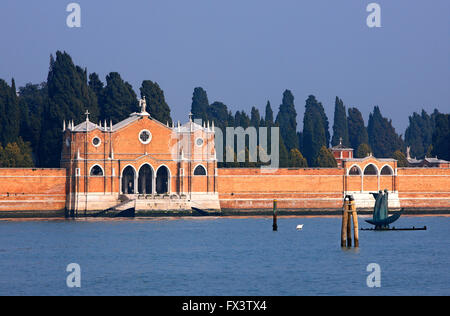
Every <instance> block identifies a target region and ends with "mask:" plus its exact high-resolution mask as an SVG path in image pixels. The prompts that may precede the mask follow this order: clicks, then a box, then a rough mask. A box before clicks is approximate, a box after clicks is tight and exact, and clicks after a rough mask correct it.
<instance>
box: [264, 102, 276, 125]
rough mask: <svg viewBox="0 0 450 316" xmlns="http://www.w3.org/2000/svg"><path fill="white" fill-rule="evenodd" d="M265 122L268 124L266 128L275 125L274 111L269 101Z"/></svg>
mask: <svg viewBox="0 0 450 316" xmlns="http://www.w3.org/2000/svg"><path fill="white" fill-rule="evenodd" d="M264 121H265V123H266V127H272V126H273V124H274V122H273V110H272V107H271V106H270V102H269V101H267V104H266V113H265V117H264Z"/></svg>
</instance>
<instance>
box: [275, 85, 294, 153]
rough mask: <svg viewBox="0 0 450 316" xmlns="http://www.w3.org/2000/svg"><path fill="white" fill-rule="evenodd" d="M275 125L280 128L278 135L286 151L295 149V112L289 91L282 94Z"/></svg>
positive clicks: (292, 98)
mask: <svg viewBox="0 0 450 316" xmlns="http://www.w3.org/2000/svg"><path fill="white" fill-rule="evenodd" d="M276 123H277V124H278V126H279V127H280V135H281V138H283V141H284V144H285V146H286V149H287V150H288V151H290V150H291V149H292V148H297V147H298V139H297V112H296V110H295V105H294V96H293V95H292V92H291V91H289V90H286V91H284V93H283V101H282V103H281V105H280V109H279V111H278V115H277V119H276Z"/></svg>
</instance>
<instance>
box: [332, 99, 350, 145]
mask: <svg viewBox="0 0 450 316" xmlns="http://www.w3.org/2000/svg"><path fill="white" fill-rule="evenodd" d="M341 139H342V145H344V146H350V143H349V138H348V123H347V114H346V111H345V106H344V102H342V100H341V99H339V98H338V97H336V100H335V104H334V123H333V138H332V140H331V146H336V145H338V144H339V142H340V140H341Z"/></svg>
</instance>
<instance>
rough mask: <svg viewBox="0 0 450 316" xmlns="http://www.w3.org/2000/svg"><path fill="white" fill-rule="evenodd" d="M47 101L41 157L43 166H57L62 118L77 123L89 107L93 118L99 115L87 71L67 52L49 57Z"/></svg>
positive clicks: (42, 127)
mask: <svg viewBox="0 0 450 316" xmlns="http://www.w3.org/2000/svg"><path fill="white" fill-rule="evenodd" d="M47 87H48V102H46V106H45V107H44V110H43V114H42V115H43V120H42V125H41V135H42V136H41V142H40V145H39V161H40V164H41V165H42V166H44V167H56V166H58V165H59V159H60V156H61V146H62V137H61V130H62V127H63V120H70V119H73V120H74V122H75V123H80V122H81V121H82V120H84V118H85V116H84V112H85V111H86V110H87V109H88V110H89V112H90V113H91V116H90V118H91V120H93V121H96V120H97V118H98V113H99V109H98V104H97V102H96V101H97V100H96V97H95V94H94V92H93V91H92V90H91V89H90V88H89V87H88V83H87V72H86V71H85V70H83V69H82V68H80V67H78V66H75V65H74V63H73V61H72V58H71V57H70V56H69V54H67V53H66V52H60V51H57V52H56V59H54V58H53V56H51V57H50V69H49V73H48V77H47Z"/></svg>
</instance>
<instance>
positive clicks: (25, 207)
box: [0, 168, 66, 217]
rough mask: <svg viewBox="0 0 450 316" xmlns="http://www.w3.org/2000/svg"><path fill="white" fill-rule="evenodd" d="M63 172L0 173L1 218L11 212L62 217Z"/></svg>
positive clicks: (17, 171) (64, 183) (64, 187)
mask: <svg viewBox="0 0 450 316" xmlns="http://www.w3.org/2000/svg"><path fill="white" fill-rule="evenodd" d="M65 204H66V170H65V169H31V168H26V169H0V217H1V216H2V215H5V214H7V213H10V212H13V213H14V212H15V213H17V212H19V213H20V212H25V213H26V212H28V211H33V213H35V212H34V211H37V212H42V213H43V214H44V213H45V214H50V213H52V212H57V213H59V214H61V212H62V214H64V209H65Z"/></svg>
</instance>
